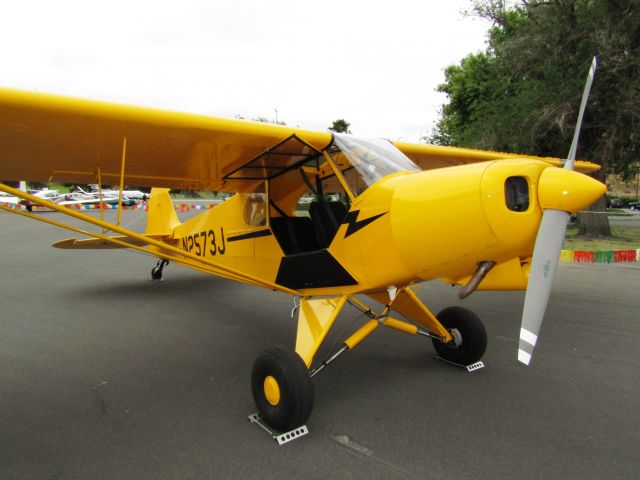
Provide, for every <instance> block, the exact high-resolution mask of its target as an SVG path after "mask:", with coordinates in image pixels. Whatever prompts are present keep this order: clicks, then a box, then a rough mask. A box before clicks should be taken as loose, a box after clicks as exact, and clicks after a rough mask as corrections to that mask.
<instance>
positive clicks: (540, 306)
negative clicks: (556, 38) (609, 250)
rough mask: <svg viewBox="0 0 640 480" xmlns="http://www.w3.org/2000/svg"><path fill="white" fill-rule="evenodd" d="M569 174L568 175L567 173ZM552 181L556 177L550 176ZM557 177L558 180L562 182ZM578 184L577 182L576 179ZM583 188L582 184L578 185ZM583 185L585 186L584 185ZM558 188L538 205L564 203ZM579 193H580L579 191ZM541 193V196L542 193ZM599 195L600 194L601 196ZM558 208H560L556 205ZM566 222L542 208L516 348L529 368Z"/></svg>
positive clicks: (569, 165) (570, 164)
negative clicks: (555, 202) (557, 201)
mask: <svg viewBox="0 0 640 480" xmlns="http://www.w3.org/2000/svg"><path fill="white" fill-rule="evenodd" d="M596 65H597V60H596V57H593V61H592V62H591V68H589V74H588V76H587V82H586V84H585V87H584V91H583V93H582V102H581V103H580V111H579V113H578V120H577V122H576V129H575V132H574V134H573V140H572V142H571V148H570V149H569V156H568V157H567V160H566V162H565V164H564V168H565V169H566V170H573V169H574V163H575V159H576V151H577V148H578V137H579V136H580V127H581V125H582V118H583V116H584V111H585V108H586V106H587V100H588V98H589V93H590V91H591V84H592V83H593V77H594V75H595V71H596ZM567 173H568V172H567ZM572 175H573V172H572V174H571V175H563V176H562V177H566V180H569V179H570V178H571V176H572ZM553 177H558V176H557V175H553ZM562 177H558V178H562ZM575 181H576V183H577V178H576V179H575ZM570 183H574V182H573V181H571V182H570ZM580 183H583V184H584V181H580ZM585 185H586V184H585ZM557 186H558V185H554V186H553V187H551V189H550V190H549V188H548V187H547V188H546V190H547V191H545V192H544V194H545V196H546V197H547V198H546V199H542V198H540V202H541V204H543V203H545V202H546V201H548V200H549V197H550V198H556V199H557V198H561V199H563V200H562V201H560V202H559V203H565V199H568V198H567V194H568V193H569V192H568V190H571V188H569V185H566V186H565V187H566V188H567V190H564V188H562V189H560V193H561V194H560V195H559V196H558V195H554V194H553V193H554V192H553V190H554V189H556V187H557ZM578 191H580V190H578ZM599 191H600V187H597V186H596V185H593V186H591V185H590V186H589V187H588V188H586V189H585V190H584V191H583V192H582V193H583V196H582V198H581V199H577V198H575V197H574V198H571V201H569V202H566V203H565V208H567V210H571V208H572V207H569V206H568V205H569V204H573V205H576V206H577V205H578V204H579V203H581V202H580V200H584V201H585V206H586V205H589V203H588V202H589V198H590V197H591V196H592V195H594V196H595V198H598V197H597V195H598V192H599ZM540 193H543V192H542V191H541V192H540ZM600 195H601V193H600ZM558 206H560V205H558ZM568 220H569V213H568V211H565V210H561V209H557V207H556V208H553V207H551V208H549V206H548V207H547V208H545V210H544V212H543V213H542V220H541V221H540V228H539V229H538V235H537V237H536V243H535V247H534V250H533V259H532V261H531V269H530V272H529V284H528V286H527V293H526V296H525V299H524V308H523V311H522V324H521V326H520V342H519V345H518V361H520V362H522V363H524V364H525V365H529V362H531V355H532V354H533V348H534V347H535V345H536V342H537V340H538V334H539V333H540V327H541V326H542V320H543V319H544V313H545V310H546V309H547V303H548V302H549V295H550V294H551V287H552V285H553V277H554V276H555V274H556V268H557V267H558V261H559V259H560V250H561V249H562V244H563V242H564V236H565V233H566V231H567V221H568Z"/></svg>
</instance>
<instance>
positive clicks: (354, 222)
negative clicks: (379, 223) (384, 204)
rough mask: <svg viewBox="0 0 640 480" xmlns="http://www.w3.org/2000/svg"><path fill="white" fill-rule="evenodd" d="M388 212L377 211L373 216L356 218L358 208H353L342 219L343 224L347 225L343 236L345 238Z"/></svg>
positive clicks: (358, 211) (358, 212)
mask: <svg viewBox="0 0 640 480" xmlns="http://www.w3.org/2000/svg"><path fill="white" fill-rule="evenodd" d="M387 213H389V212H384V213H379V214H378V215H374V216H373V217H369V218H365V219H364V220H358V215H359V214H360V210H354V211H352V212H349V213H347V216H346V217H344V220H343V221H342V224H343V225H345V224H346V225H349V226H348V227H347V232H346V233H345V234H344V238H347V237H348V236H350V235H353V234H354V233H356V232H357V231H358V230H360V229H361V228H364V227H366V226H367V225H369V224H370V223H371V222H373V221H375V220H377V219H378V218H380V217H381V216H383V215H385V214H387Z"/></svg>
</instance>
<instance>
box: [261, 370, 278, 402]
mask: <svg viewBox="0 0 640 480" xmlns="http://www.w3.org/2000/svg"><path fill="white" fill-rule="evenodd" d="M264 395H265V397H267V402H269V403H270V404H271V405H273V406H274V407H275V406H276V405H278V404H279V403H280V385H278V381H277V380H276V379H275V378H273V377H272V376H271V375H269V376H268V377H267V378H265V379H264Z"/></svg>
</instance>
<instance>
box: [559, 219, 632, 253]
mask: <svg viewBox="0 0 640 480" xmlns="http://www.w3.org/2000/svg"><path fill="white" fill-rule="evenodd" d="M577 233H578V227H577V226H576V225H572V224H569V225H568V226H567V235H566V237H565V242H564V248H565V249H566V250H594V251H595V250H600V251H606V250H629V249H636V248H640V228H623V227H615V226H611V237H610V238H587V237H578V236H577Z"/></svg>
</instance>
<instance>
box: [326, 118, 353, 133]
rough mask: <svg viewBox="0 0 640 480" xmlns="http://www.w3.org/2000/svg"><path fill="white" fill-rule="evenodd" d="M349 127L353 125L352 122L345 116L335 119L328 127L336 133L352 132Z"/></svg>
mask: <svg viewBox="0 0 640 480" xmlns="http://www.w3.org/2000/svg"><path fill="white" fill-rule="evenodd" d="M349 127H351V124H350V123H349V122H347V121H346V120H345V119H344V118H339V119H337V120H334V121H333V124H332V125H331V126H330V127H328V130H330V131H332V132H336V133H351V130H349Z"/></svg>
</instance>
